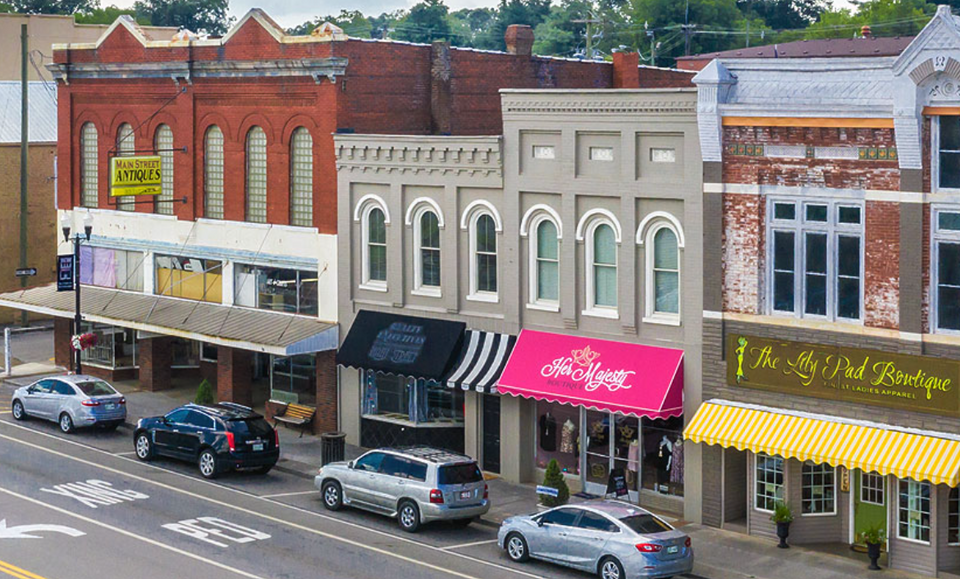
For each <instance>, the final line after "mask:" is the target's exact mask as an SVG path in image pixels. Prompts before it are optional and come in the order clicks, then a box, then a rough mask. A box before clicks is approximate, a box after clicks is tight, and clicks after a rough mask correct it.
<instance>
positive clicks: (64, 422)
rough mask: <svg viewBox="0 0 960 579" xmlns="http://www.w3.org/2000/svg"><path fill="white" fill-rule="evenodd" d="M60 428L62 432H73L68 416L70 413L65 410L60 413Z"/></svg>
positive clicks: (71, 421)
mask: <svg viewBox="0 0 960 579" xmlns="http://www.w3.org/2000/svg"><path fill="white" fill-rule="evenodd" d="M60 430H61V431H62V432H63V433H64V434H71V433H72V432H73V419H72V418H70V415H69V414H67V413H66V412H64V413H63V414H61V415H60Z"/></svg>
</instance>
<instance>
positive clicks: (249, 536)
mask: <svg viewBox="0 0 960 579" xmlns="http://www.w3.org/2000/svg"><path fill="white" fill-rule="evenodd" d="M201 523H202V524H201ZM204 525H206V526H204ZM160 526H161V527H163V528H164V529H167V530H168V531H174V532H177V533H181V534H184V535H187V536H188V537H193V538H194V539H199V540H201V541H203V542H205V543H210V544H211V545H216V546H218V547H222V548H224V549H226V548H227V547H229V546H230V544H229V543H221V542H220V541H214V540H213V539H211V538H210V536H211V535H213V536H214V537H217V538H219V539H224V540H226V541H232V542H234V543H240V544H243V543H252V542H254V541H263V540H266V539H269V538H270V535H268V534H266V533H261V532H260V531H257V530H255V529H251V528H250V527H244V526H243V525H238V524H236V523H231V522H229V521H224V520H223V519H219V518H217V517H197V518H196V519H186V520H183V521H180V522H177V523H168V524H166V525H160ZM226 531H231V532H232V533H233V534H232V535H231V534H230V533H227V532H226ZM234 535H240V536H239V537H237V536H234Z"/></svg>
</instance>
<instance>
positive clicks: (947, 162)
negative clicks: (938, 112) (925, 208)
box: [937, 116, 960, 189]
mask: <svg viewBox="0 0 960 579" xmlns="http://www.w3.org/2000/svg"><path fill="white" fill-rule="evenodd" d="M937 123H938V124H939V126H940V135H939V137H940V138H939V151H938V153H939V155H938V161H939V174H940V175H939V183H940V187H941V188H945V189H956V188H960V117H953V116H940V117H937Z"/></svg>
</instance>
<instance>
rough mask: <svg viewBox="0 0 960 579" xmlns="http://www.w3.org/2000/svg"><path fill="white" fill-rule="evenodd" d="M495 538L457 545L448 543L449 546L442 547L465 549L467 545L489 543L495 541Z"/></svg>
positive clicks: (446, 548)
mask: <svg viewBox="0 0 960 579" xmlns="http://www.w3.org/2000/svg"><path fill="white" fill-rule="evenodd" d="M496 542H497V540H496V539H487V540H485V541H474V542H472V543H461V544H459V545H450V546H449V547H443V550H444V551H450V550H452V549H466V548H467V547H476V546H477V545H489V544H490V543H496Z"/></svg>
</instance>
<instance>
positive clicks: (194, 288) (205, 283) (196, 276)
mask: <svg viewBox="0 0 960 579" xmlns="http://www.w3.org/2000/svg"><path fill="white" fill-rule="evenodd" d="M156 267H157V281H156V284H157V294H159V295H163V296H172V297H178V298H186V299H189V300H198V301H203V302H211V303H216V304H219V303H221V302H222V301H223V293H222V278H223V275H222V273H223V271H222V264H221V263H220V262H219V261H214V260H212V259H199V258H194V257H179V256H173V255H158V256H157V258H156Z"/></svg>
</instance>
